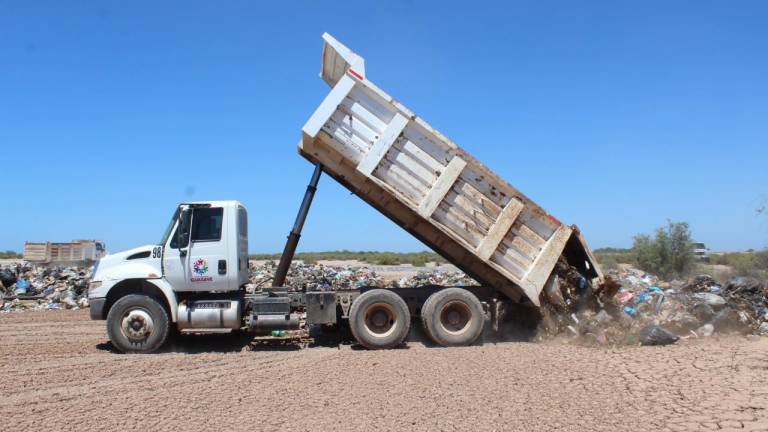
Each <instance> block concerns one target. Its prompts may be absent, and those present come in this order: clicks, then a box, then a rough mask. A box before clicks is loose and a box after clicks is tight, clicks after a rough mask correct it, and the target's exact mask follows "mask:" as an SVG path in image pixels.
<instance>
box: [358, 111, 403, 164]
mask: <svg viewBox="0 0 768 432" xmlns="http://www.w3.org/2000/svg"><path fill="white" fill-rule="evenodd" d="M406 125H408V119H407V118H405V117H404V116H403V115H402V114H400V113H397V114H395V117H393V118H392V121H391V122H389V124H388V125H387V128H386V129H384V132H383V133H382V134H381V137H379V139H378V140H377V141H376V142H375V143H374V144H373V147H371V149H370V150H369V151H368V154H366V155H365V157H364V158H363V160H362V161H361V162H360V164H358V165H357V170H358V171H360V172H361V173H362V174H363V175H365V176H366V177H370V176H371V173H372V172H373V170H375V169H376V167H377V166H378V165H379V162H381V159H382V158H383V157H384V155H385V154H387V152H388V151H389V148H390V147H392V145H393V144H394V143H395V140H397V137H399V136H400V134H401V133H403V129H405V126H406Z"/></svg>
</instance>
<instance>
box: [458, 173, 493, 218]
mask: <svg viewBox="0 0 768 432" xmlns="http://www.w3.org/2000/svg"><path fill="white" fill-rule="evenodd" d="M454 189H456V190H457V191H460V192H461V194H462V195H464V196H466V197H468V198H469V199H471V200H472V201H474V202H475V203H476V205H477V208H478V209H479V210H481V211H482V212H483V213H485V215H486V216H488V217H489V218H491V219H492V220H496V218H498V217H499V213H501V207H499V206H498V205H496V203H494V202H493V201H491V200H489V199H488V198H486V197H485V195H483V194H481V193H480V192H479V191H478V190H477V189H475V188H474V186H472V185H471V184H469V183H467V182H465V181H464V180H462V179H461V176H459V180H457V181H456V185H455V186H454Z"/></svg>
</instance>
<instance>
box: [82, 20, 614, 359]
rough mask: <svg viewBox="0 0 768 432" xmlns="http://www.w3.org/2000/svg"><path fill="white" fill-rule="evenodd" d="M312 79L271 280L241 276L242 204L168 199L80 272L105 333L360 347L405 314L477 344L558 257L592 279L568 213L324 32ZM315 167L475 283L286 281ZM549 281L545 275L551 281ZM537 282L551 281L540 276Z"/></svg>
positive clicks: (537, 293)
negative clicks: (171, 203)
mask: <svg viewBox="0 0 768 432" xmlns="http://www.w3.org/2000/svg"><path fill="white" fill-rule="evenodd" d="M320 76H321V78H322V79H323V80H324V81H325V82H326V83H327V84H328V85H329V86H330V87H331V90H330V92H329V93H328V95H327V96H326V98H325V99H324V100H323V101H322V102H321V103H320V105H319V106H318V108H317V109H316V110H315V112H314V113H313V114H312V115H311V116H310V118H309V120H308V121H307V122H306V124H305V125H304V126H303V128H302V134H301V138H300V141H299V144H298V151H299V154H300V155H301V156H303V157H304V158H306V159H307V160H308V161H310V162H311V163H312V164H313V165H314V170H313V172H312V175H311V178H310V181H309V184H308V186H307V190H306V192H305V194H304V198H303V200H302V202H301V205H300V207H299V212H298V215H297V217H296V219H295V222H294V225H293V227H292V229H291V230H290V232H289V235H288V239H287V241H286V245H285V248H284V251H283V254H282V255H281V258H280V262H279V264H278V266H277V270H276V272H275V277H274V280H273V284H272V287H269V288H260V289H257V290H255V291H253V290H249V289H247V288H248V215H247V210H246V208H245V206H243V205H242V204H241V203H240V202H238V201H207V202H189V203H181V204H179V205H178V206H177V207H176V209H175V212H174V213H173V216H172V217H171V219H170V221H169V223H168V226H167V228H166V230H165V232H164V235H163V236H162V238H161V239H160V241H159V242H158V243H157V244H154V245H147V246H142V247H138V248H135V249H131V250H128V251H125V252H121V253H117V254H111V255H107V256H106V257H104V258H102V259H101V260H99V262H98V263H97V264H96V266H95V269H94V272H93V278H92V280H91V281H90V283H89V291H88V298H89V302H90V317H91V318H92V319H95V320H106V325H107V333H108V335H109V338H110V340H111V341H112V343H113V345H114V346H115V347H116V348H117V349H119V350H121V351H124V352H152V351H155V350H157V349H158V348H160V347H161V346H162V345H163V344H164V342H165V341H166V339H167V337H168V335H169V334H171V333H173V332H174V331H180V332H185V333H207V332H222V331H248V332H252V333H254V334H256V335H263V336H266V337H270V335H277V336H276V337H281V336H280V335H282V334H283V332H282V331H283V330H285V331H298V330H299V329H307V328H313V327H314V328H318V327H319V328H324V329H340V328H348V329H349V331H350V333H351V335H352V337H353V338H354V339H355V340H356V341H357V342H358V343H360V344H361V345H363V346H364V347H366V348H369V349H388V348H393V347H396V346H399V345H401V344H403V343H404V341H405V339H406V337H407V335H408V333H409V330H410V328H411V323H412V321H413V320H416V319H418V320H420V322H421V325H422V326H423V328H424V331H425V333H426V335H427V336H428V337H429V338H430V339H431V340H432V341H433V342H434V343H435V344H437V345H441V346H462V345H469V344H472V343H476V341H477V340H478V338H479V336H480V334H481V333H482V331H483V329H484V327H485V326H486V325H489V324H487V323H489V322H490V323H491V324H490V325H493V326H494V328H498V322H499V320H500V319H501V318H502V315H503V311H504V310H506V308H505V307H504V306H505V305H509V304H517V305H525V306H527V307H531V308H537V307H539V306H541V304H542V301H545V302H546V301H549V300H551V298H552V297H553V296H554V297H558V295H557V293H554V291H556V286H555V284H554V283H553V281H554V280H555V275H554V273H553V271H554V268H555V265H556V264H557V263H558V262H563V263H567V265H568V266H569V268H571V269H575V270H576V271H578V273H579V274H580V275H581V278H582V279H583V280H584V281H588V283H597V282H599V281H600V279H601V278H602V274H601V273H600V270H599V268H598V267H597V263H596V262H595V259H594V257H593V256H592V253H591V251H590V249H589V247H588V246H587V244H586V242H585V240H584V238H583V236H582V235H581V232H580V231H579V230H578V228H577V227H576V226H572V225H566V224H564V223H562V222H560V220H559V219H557V218H556V217H555V216H553V215H551V214H549V213H548V212H547V211H546V210H544V209H543V208H541V207H540V206H538V205H537V204H536V203H535V202H533V201H532V200H531V199H529V198H528V197H527V196H525V195H524V194H523V193H521V192H520V191H519V190H517V189H516V188H514V187H513V186H511V185H510V184H508V183H506V182H505V181H504V180H503V179H501V178H500V177H499V176H497V175H496V174H495V173H493V172H492V171H491V170H489V169H488V168H487V167H485V166H484V165H483V164H481V163H480V162H479V161H477V160H476V159H475V158H473V157H472V156H471V155H470V154H468V153H467V152H465V151H464V150H463V149H461V148H460V147H459V146H457V145H456V144H455V143H453V142H452V141H451V140H449V139H448V138H447V137H445V136H444V135H442V134H441V133H440V132H438V131H437V130H436V129H434V128H433V127H431V126H430V125H429V124H428V123H427V122H425V121H424V120H422V119H421V118H420V117H418V116H416V115H415V114H414V113H413V112H412V111H410V110H409V109H408V108H406V107H405V106H404V105H402V104H401V103H399V102H397V101H396V100H395V99H393V98H392V97H391V96H389V95H388V94H387V93H385V92H384V91H382V90H381V89H380V88H378V87H377V86H376V85H375V84H373V83H372V82H371V81H370V80H369V79H368V78H367V75H366V69H365V60H364V59H363V58H362V57H361V56H359V55H358V54H356V53H354V52H353V51H351V50H350V49H349V48H347V47H346V46H344V45H343V44H341V43H340V42H339V41H337V40H336V39H334V38H333V37H332V36H331V35H329V34H324V35H323V53H322V66H321V72H320ZM322 173H326V174H327V175H330V176H331V177H332V178H334V179H335V180H336V181H338V182H339V183H340V184H342V185H343V186H345V187H346V188H348V189H349V190H350V191H351V192H353V193H354V194H355V195H357V196H358V197H360V198H361V199H362V200H364V201H365V202H367V203H368V204H370V205H371V206H372V207H374V208H375V209H376V210H378V211H379V212H381V213H382V214H383V215H385V216H386V217H388V218H389V219H391V220H392V221H393V222H395V223H396V224H398V225H399V226H401V227H402V228H403V229H405V230H406V231H407V232H409V233H410V234H412V235H413V236H415V237H416V238H418V239H419V240H421V241H422V242H423V243H424V244H426V245H427V246H429V247H430V248H432V249H433V250H434V251H436V252H437V253H439V254H440V255H442V256H443V257H444V258H445V259H447V260H448V261H449V262H451V263H453V264H454V265H456V266H457V267H458V268H460V269H461V270H462V271H464V272H465V273H467V274H468V275H469V276H471V277H472V278H474V279H475V280H476V281H478V283H479V285H477V286H463V287H450V286H448V287H446V286H420V287H404V288H402V287H401V288H389V289H382V288H377V287H362V288H355V289H345V290H336V291H308V290H293V289H289V288H287V287H284V286H283V285H284V283H285V278H286V275H287V273H288V270H289V267H290V264H291V262H292V259H293V256H294V254H295V251H296V248H297V245H298V243H299V239H300V237H301V231H302V228H303V225H304V222H305V220H306V217H307V215H308V212H309V208H310V206H311V203H312V201H313V199H314V195H315V191H316V189H317V185H318V181H319V179H320V176H321V175H322ZM553 286H554V287H555V289H554V291H553ZM545 287H549V288H545Z"/></svg>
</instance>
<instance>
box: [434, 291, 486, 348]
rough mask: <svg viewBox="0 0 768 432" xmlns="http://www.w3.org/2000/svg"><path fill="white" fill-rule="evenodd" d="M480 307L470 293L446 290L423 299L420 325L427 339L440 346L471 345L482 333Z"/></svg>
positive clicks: (478, 302) (478, 301)
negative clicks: (424, 300) (425, 299)
mask: <svg viewBox="0 0 768 432" xmlns="http://www.w3.org/2000/svg"><path fill="white" fill-rule="evenodd" d="M484 321H485V319H484V316H483V305H482V304H480V300H478V299H477V297H475V295H474V294H472V293H471V292H469V291H467V290H465V289H461V288H446V289H444V290H441V291H437V292H436V293H434V294H432V295H431V296H429V298H427V301H426V302H424V306H422V308H421V322H422V324H423V325H424V331H425V332H426V333H427V336H429V338H430V339H432V341H433V342H435V343H436V344H438V345H442V346H464V345H469V344H471V343H473V342H474V341H475V340H477V338H478V337H479V336H480V333H482V331H483V323H484Z"/></svg>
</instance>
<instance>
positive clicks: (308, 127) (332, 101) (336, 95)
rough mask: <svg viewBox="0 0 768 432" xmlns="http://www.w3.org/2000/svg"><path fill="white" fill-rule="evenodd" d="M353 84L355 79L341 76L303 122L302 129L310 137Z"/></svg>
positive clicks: (345, 95) (317, 130)
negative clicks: (310, 115)
mask: <svg viewBox="0 0 768 432" xmlns="http://www.w3.org/2000/svg"><path fill="white" fill-rule="evenodd" d="M354 86H355V80H354V79H352V78H350V77H349V75H344V76H343V77H341V79H340V80H339V82H338V83H336V85H335V86H334V87H333V89H332V90H331V92H330V93H328V96H326V97H325V99H324V100H323V102H322V103H321V104H320V106H319V107H317V109H316V110H315V112H314V113H312V117H310V118H309V120H307V122H306V123H305V124H304V127H303V128H302V131H303V132H304V133H305V134H307V135H308V136H310V137H313V138H314V137H316V136H317V134H318V132H320V129H322V127H323V125H324V124H325V123H326V122H327V121H328V119H329V118H331V116H332V115H333V113H334V112H335V111H336V108H338V107H339V105H340V104H341V102H342V101H343V100H344V98H346V97H347V95H348V94H349V92H350V91H352V87H354Z"/></svg>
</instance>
